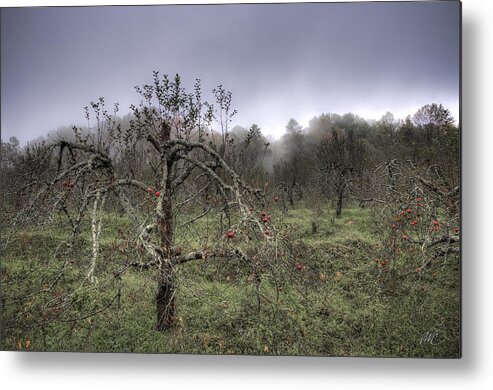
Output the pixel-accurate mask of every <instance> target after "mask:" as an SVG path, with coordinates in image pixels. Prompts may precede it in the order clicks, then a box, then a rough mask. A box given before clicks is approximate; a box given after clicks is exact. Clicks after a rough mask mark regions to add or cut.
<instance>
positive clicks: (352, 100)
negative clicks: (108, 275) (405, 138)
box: [1, 1, 460, 141]
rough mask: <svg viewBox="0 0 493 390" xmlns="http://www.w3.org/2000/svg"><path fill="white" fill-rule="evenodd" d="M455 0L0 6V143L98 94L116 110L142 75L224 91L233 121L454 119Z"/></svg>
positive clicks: (67, 115) (25, 135)
mask: <svg viewBox="0 0 493 390" xmlns="http://www.w3.org/2000/svg"><path fill="white" fill-rule="evenodd" d="M459 7H460V4H459V3H458V2H455V1H450V2H430V3H427V2H409V3H407V2H396V3H386V2H383V3H378V2H377V3H345V4H344V3H333V4H330V3H327V4H277V5H268V4H259V5H208V6H147V7H144V6H140V7H85V8H63V7H59V8H18V9H2V13H1V81H2V87H1V88H2V89H1V93H2V138H4V139H8V137H10V136H11V135H16V136H18V137H19V138H20V139H21V140H22V141H27V140H28V139H31V138H34V137H37V136H40V135H45V134H46V133H47V132H48V131H50V130H53V129H56V128H57V127H59V126H64V125H69V124H71V123H78V124H83V118H84V117H83V109H82V107H83V106H85V105H86V104H87V103H88V102H89V101H90V100H94V99H97V98H98V97H99V96H104V97H105V98H106V101H107V102H113V101H119V102H120V104H121V109H122V114H123V113H126V110H127V107H128V105H129V104H130V103H135V102H136V101H137V99H138V96H137V95H136V94H135V93H134V91H133V86H134V85H136V84H140V83H144V82H148V81H150V79H151V72H152V70H159V71H161V72H162V73H169V74H174V73H180V74H181V75H182V76H183V79H184V80H185V81H186V82H188V83H189V84H190V85H191V84H192V83H193V81H194V79H195V78H197V77H198V78H201V79H202V80H203V85H204V90H210V89H212V88H213V87H214V86H215V85H217V84H219V83H221V84H223V85H224V86H225V87H226V88H227V89H229V90H231V91H232V92H233V99H234V104H235V107H236V108H237V109H238V111H239V114H238V116H237V117H236V119H235V122H236V123H237V124H240V125H244V126H248V125H250V124H252V123H254V122H255V123H257V124H258V125H259V126H260V127H261V128H263V129H264V131H265V132H266V133H270V134H275V135H277V136H278V135H280V133H281V132H282V131H283V130H284V126H285V124H286V123H287V121H288V120H289V118H291V117H294V118H297V119H298V120H299V121H300V122H301V123H302V124H307V123H308V120H309V119H310V118H311V117H312V116H313V115H318V114H321V113H322V112H339V113H344V112H347V111H353V112H354V113H356V114H359V115H362V116H370V117H376V116H380V115H382V114H383V113H385V112H386V111H392V112H394V113H396V116H403V115H406V114H412V113H413V112H414V111H415V110H416V109H417V108H418V107H420V106H422V105H424V104H426V103H431V102H440V103H444V104H445V105H446V106H447V107H448V108H450V109H451V110H452V112H453V114H454V116H455V117H456V119H457V115H458V114H457V113H458V102H459V22H460V20H459V18H460V16H459V15H460V8H459Z"/></svg>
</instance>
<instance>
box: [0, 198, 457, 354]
mask: <svg viewBox="0 0 493 390" xmlns="http://www.w3.org/2000/svg"><path fill="white" fill-rule="evenodd" d="M374 219H375V215H374V214H373V212H372V211H371V210H369V209H359V208H354V209H347V210H345V211H344V213H343V217H342V218H340V219H335V218H334V217H333V211H323V210H322V211H318V212H313V211H311V210H308V209H296V210H290V211H289V213H288V215H282V214H280V213H279V215H277V214H276V220H277V221H278V228H279V230H280V231H283V232H289V234H290V237H291V238H292V243H293V245H295V246H296V248H297V251H298V253H299V255H298V260H297V261H298V262H301V263H302V264H303V267H304V268H303V270H296V269H295V270H290V272H289V273H288V274H286V275H288V277H287V279H285V280H283V282H284V283H282V287H281V288H279V281H278V280H274V278H273V277H272V275H270V274H269V273H265V274H263V275H262V276H261V283H260V287H259V288H260V290H261V291H260V296H259V295H258V294H257V293H258V290H257V286H256V285H255V284H254V283H251V281H250V279H249V278H248V273H247V272H245V270H242V269H241V267H240V266H239V265H238V264H228V263H225V262H224V261H223V260H210V261H202V260H199V261H196V262H191V263H187V264H184V265H183V266H180V267H179V269H178V279H179V288H178V294H177V306H178V319H177V325H176V326H175V327H174V328H173V329H171V330H169V331H167V332H165V333H160V332H157V331H155V330H154V325H155V303H154V292H155V270H137V269H129V270H127V271H126V272H125V273H124V274H123V276H122V277H121V278H120V279H119V278H115V277H114V274H115V272H116V271H118V270H120V269H121V267H122V263H121V259H120V257H119V256H120V255H119V253H120V252H118V251H115V250H114V248H115V246H117V245H118V246H121V244H122V242H123V238H122V236H121V234H120V233H119V232H118V229H119V227H122V226H125V225H128V221H126V220H124V219H122V218H121V217H119V216H118V215H107V216H106V217H105V224H104V229H103V234H102V237H103V240H102V258H101V259H100V261H99V263H98V268H97V270H96V276H97V277H98V285H97V288H91V287H88V286H87V283H83V280H84V276H85V274H86V272H87V267H88V263H89V258H90V248H91V246H90V240H89V235H88V234H83V235H82V236H81V238H80V240H78V241H77V242H76V243H75V244H74V245H72V246H69V245H68V244H67V243H66V242H65V241H64V240H65V239H66V237H65V235H64V233H63V230H62V229H61V228H59V229H58V228H55V229H53V228H50V229H47V228H46V229H39V230H36V231H23V232H21V233H20V235H19V237H17V238H18V239H17V240H15V241H13V242H12V244H11V245H9V246H8V248H7V251H6V252H5V253H3V255H2V285H1V288H2V301H3V305H2V306H3V310H2V348H3V349H4V350H19V349H21V350H26V349H28V350H31V351H87V352H89V351H91V352H96V351H97V352H143V353H147V352H153V353H156V352H159V353H194V354H195V353H197V354H254V355H271V354H272V355H314V356H386V357H430V358H431V357H458V356H459V354H460V312H459V302H460V272H459V260H458V258H457V257H453V258H452V257H449V258H447V259H446V260H441V261H440V262H437V263H436V264H433V265H432V267H431V268H430V269H429V270H427V272H426V273H420V274H419V275H418V274H409V275H405V276H403V275H402V274H399V273H397V272H395V273H394V272H393V270H391V273H390V275H389V278H388V279H386V280H385V282H382V280H381V279H379V277H378V273H377V271H376V270H375V266H374V260H373V259H374V257H375V256H377V255H378V253H379V251H380V250H381V245H382V244H381V243H382V240H383V237H382V236H381V235H380V234H379V233H378V229H377V228H376V227H375V224H374V223H373V221H374ZM312 221H316V222H317V224H318V229H317V232H316V233H313V232H312ZM213 222H214V223H215V221H210V220H209V221H207V220H203V221H202V222H201V223H200V224H199V225H198V228H197V229H196V230H194V231H190V230H186V231H185V230H182V231H180V230H179V231H178V232H177V241H181V242H182V243H183V245H184V247H186V248H193V247H194V246H195V245H197V243H198V242H199V237H201V238H203V237H206V238H207V237H209V235H210V236H211V239H212V236H213V235H214V233H212V232H210V231H209V226H210V224H211V223H213ZM288 260H289V259H288ZM289 261H290V260H289ZM402 261H405V259H403V260H402ZM398 266H399V263H396V267H398ZM259 297H260V298H259ZM259 308H260V310H259Z"/></svg>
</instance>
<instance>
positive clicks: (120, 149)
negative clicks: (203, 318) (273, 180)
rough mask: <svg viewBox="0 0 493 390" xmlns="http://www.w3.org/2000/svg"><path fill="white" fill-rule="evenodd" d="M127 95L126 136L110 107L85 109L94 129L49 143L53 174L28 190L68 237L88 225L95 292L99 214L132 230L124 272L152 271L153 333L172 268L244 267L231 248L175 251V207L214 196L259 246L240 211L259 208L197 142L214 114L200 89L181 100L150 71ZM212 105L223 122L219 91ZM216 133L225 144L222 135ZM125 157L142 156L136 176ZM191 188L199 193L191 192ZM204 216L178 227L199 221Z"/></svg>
mask: <svg viewBox="0 0 493 390" xmlns="http://www.w3.org/2000/svg"><path fill="white" fill-rule="evenodd" d="M136 90H137V92H138V93H139V94H140V95H141V97H142V101H141V103H140V104H139V105H137V106H131V110H132V114H133V118H132V120H131V121H130V126H129V128H128V129H126V130H124V129H122V128H121V126H120V125H119V124H118V123H117V120H116V112H117V110H118V107H117V106H115V111H114V114H113V115H111V114H109V113H108V111H107V110H106V108H105V105H104V99H100V100H99V101H98V102H96V103H94V102H92V103H91V107H90V108H88V107H87V108H86V116H87V118H88V120H89V119H90V117H91V118H92V116H94V119H95V123H96V125H95V128H93V129H92V131H91V132H89V133H87V134H84V135H83V134H82V132H81V131H80V129H75V132H76V138H75V139H76V140H75V141H68V140H59V141H57V142H55V143H53V144H51V145H49V146H48V147H47V148H46V151H47V152H46V156H45V161H51V162H52V163H53V164H54V166H55V169H52V171H50V172H51V173H52V174H51V176H50V175H48V177H46V178H45V180H38V181H37V186H36V187H33V190H34V189H36V194H35V196H34V197H35V198H36V199H45V201H44V202H43V203H42V204H43V206H44V207H45V210H47V212H48V211H51V212H53V213H57V212H60V211H63V212H64V214H65V215H66V217H67V220H68V221H69V222H70V224H71V226H72V228H73V229H72V231H73V234H74V235H76V234H77V233H78V231H80V225H81V223H82V221H83V220H84V218H85V216H86V215H88V216H89V218H90V221H91V232H92V258H91V262H90V265H89V270H88V273H87V278H86V280H87V281H88V282H89V283H90V284H95V283H97V275H96V273H95V270H96V266H97V262H98V256H99V254H100V240H101V229H102V216H103V213H104V210H106V209H108V208H111V207H115V204H118V205H119V207H120V208H121V209H122V210H123V212H124V213H125V214H126V215H127V216H128V218H129V219H130V220H131V222H132V232H131V235H132V237H133V240H132V242H133V243H134V244H135V246H136V247H138V248H141V249H143V250H142V258H135V259H134V260H133V261H131V262H130V263H129V264H128V266H129V267H131V266H135V267H140V268H156V269H157V289H156V316H157V324H156V328H157V329H158V330H160V331H163V330H165V329H167V328H169V327H171V326H172V325H173V323H174V321H175V318H176V289H177V277H176V267H177V266H178V265H180V264H184V263H187V262H190V261H193V260H200V259H205V258H211V257H226V258H228V257H229V258H231V257H236V258H242V259H246V255H245V254H244V253H243V252H242V251H241V250H240V249H239V248H236V247H232V246H231V245H230V246H227V247H225V246H221V245H218V247H217V248H214V247H210V246H209V247H208V248H207V249H203V250H195V251H190V252H188V253H187V252H185V251H183V250H182V248H177V247H175V240H174V233H175V227H176V226H175V223H176V218H175V212H176V210H177V207H183V206H184V205H186V204H194V202H196V201H197V199H198V197H199V195H200V193H201V192H202V191H204V190H205V189H206V188H209V187H214V188H215V189H216V190H217V193H218V197H217V199H215V204H216V206H217V207H219V208H222V209H224V208H227V209H228V210H230V211H231V212H234V213H235V214H236V216H237V218H236V223H237V224H241V225H242V226H243V230H244V231H246V230H248V229H252V231H255V232H256V233H257V234H260V236H261V237H264V238H265V236H264V233H266V230H267V227H266V225H265V224H263V223H261V221H260V220H259V218H258V217H257V216H256V215H255V214H254V213H252V212H251V209H250V205H251V204H253V202H254V201H258V202H262V194H261V192H260V190H257V189H254V188H252V187H250V186H248V185H247V184H245V182H244V181H243V180H242V179H241V178H240V176H239V175H238V174H237V173H236V172H235V171H234V170H233V169H232V168H231V167H230V166H229V165H228V164H227V163H226V161H225V159H224V158H223V155H224V153H223V150H220V151H219V152H218V151H216V148H215V145H214V143H213V142H212V141H211V142H209V143H207V139H210V138H208V136H209V135H210V134H211V132H212V123H213V119H214V108H213V106H212V105H210V104H208V103H204V102H202V100H201V88H200V80H197V82H196V84H195V87H194V92H192V93H188V92H187V91H186V90H185V89H184V88H183V87H182V83H181V80H180V77H179V76H178V75H177V76H176V77H175V78H174V79H172V80H171V79H169V78H168V76H166V75H164V76H162V77H160V75H159V74H158V72H155V73H154V79H153V83H152V84H147V85H143V86H141V87H136ZM221 90H222V87H221V89H220V90H219V91H221ZM215 94H216V95H218V90H215ZM218 96H219V98H220V99H222V100H220V101H219V104H220V111H219V112H222V111H224V110H226V113H225V115H228V118H229V115H231V114H230V103H231V102H230V100H231V96H230V94H228V93H226V92H223V93H219V95H218ZM225 96H226V101H224V99H225V98H224V97H225ZM221 130H222V131H223V133H222V135H223V137H226V135H227V134H226V132H227V128H222V129H221ZM129 150H134V151H135V150H140V151H142V150H146V151H147V152H148V153H147V156H146V159H145V160H144V161H140V163H141V165H143V166H144V167H142V168H141V169H136V170H130V171H129V170H126V169H125V167H126V166H128V164H125V158H128V156H129V154H128V151H129ZM131 155H133V154H130V156H131ZM46 175H47V174H45V176H46ZM201 181H203V182H205V183H206V184H205V185H204V186H203V187H202V188H201V189H200V188H199V186H198V183H201ZM247 201H248V202H249V204H248V205H247V203H246V202H247ZM36 204H37V205H40V204H41V203H33V207H35V205H36ZM210 209H211V206H209V207H208V208H207V210H206V211H204V212H203V213H200V214H198V215H194V216H193V218H191V219H190V220H189V221H187V222H185V223H193V222H195V221H197V220H199V219H200V218H202V217H203V216H205V215H206V214H207V213H208V211H209V210H210ZM28 212H31V211H28ZM268 234H270V232H269V233H268ZM252 235H253V233H252ZM233 236H234V235H232V234H231V231H228V232H223V234H222V239H223V240H227V237H229V238H231V237H233Z"/></svg>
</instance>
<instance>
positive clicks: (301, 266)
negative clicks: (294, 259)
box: [296, 263, 303, 271]
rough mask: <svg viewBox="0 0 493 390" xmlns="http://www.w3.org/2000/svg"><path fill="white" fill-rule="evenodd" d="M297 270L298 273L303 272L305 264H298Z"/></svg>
mask: <svg viewBox="0 0 493 390" xmlns="http://www.w3.org/2000/svg"><path fill="white" fill-rule="evenodd" d="M296 269H297V270H298V271H301V270H302V269H303V264H300V263H296Z"/></svg>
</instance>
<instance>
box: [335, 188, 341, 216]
mask: <svg viewBox="0 0 493 390" xmlns="http://www.w3.org/2000/svg"><path fill="white" fill-rule="evenodd" d="M341 215H342V192H340V193H339V195H338V196H337V205H336V217H337V218H340V217H341Z"/></svg>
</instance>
